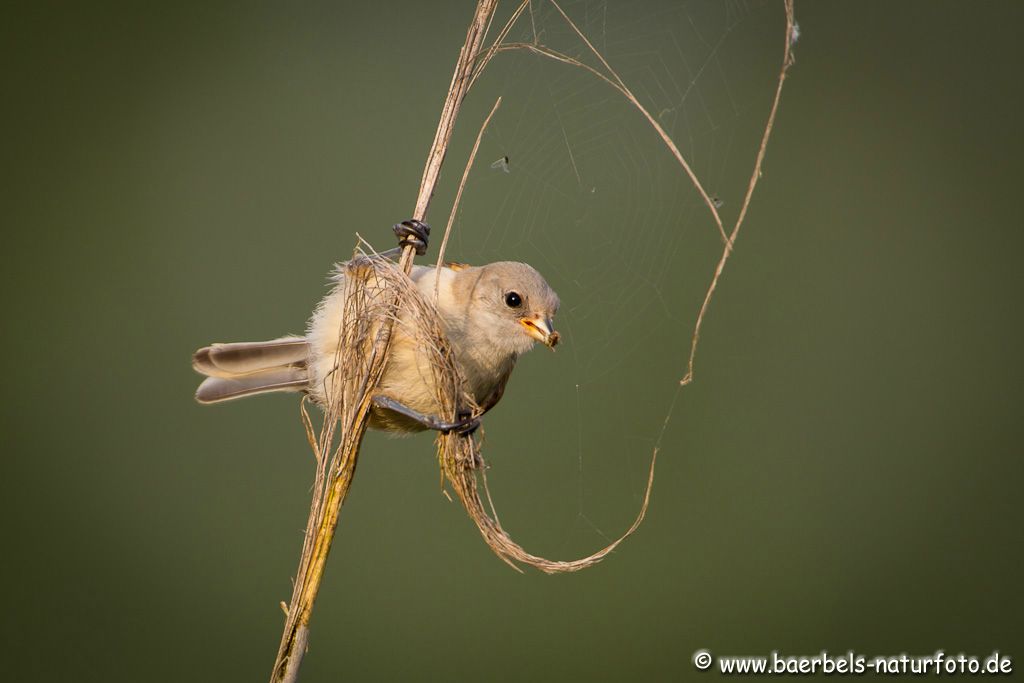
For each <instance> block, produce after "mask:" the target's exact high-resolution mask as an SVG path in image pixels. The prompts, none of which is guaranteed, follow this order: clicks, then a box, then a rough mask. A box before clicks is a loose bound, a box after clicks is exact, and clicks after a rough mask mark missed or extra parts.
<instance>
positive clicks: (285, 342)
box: [192, 337, 309, 403]
mask: <svg viewBox="0 0 1024 683" xmlns="http://www.w3.org/2000/svg"><path fill="white" fill-rule="evenodd" d="M308 354H309V345H308V344H307V342H306V340H305V339H303V338H301V337H283V338H281V339H272V340H271V341H266V342H241V343H235V344H211V345H210V346H204V347H203V348H201V349H199V350H198V351H196V352H195V353H194V354H193V355H192V367H193V368H194V369H195V370H196V372H198V373H200V374H202V375H206V379H205V380H203V383H202V384H200V385H199V389H198V390H196V400H197V401H199V402H200V403H217V402H219V401H228V400H231V399H235V398H242V397H244V396H251V395H253V394H262V393H266V392H271V391H303V390H304V389H306V388H307V386H308V383H309V377H308V374H307V370H306V362H307V358H308Z"/></svg>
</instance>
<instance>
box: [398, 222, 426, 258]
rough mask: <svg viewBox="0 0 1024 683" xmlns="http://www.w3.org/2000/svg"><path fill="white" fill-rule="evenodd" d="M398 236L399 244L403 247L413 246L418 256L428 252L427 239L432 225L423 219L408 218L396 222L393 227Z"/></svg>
mask: <svg viewBox="0 0 1024 683" xmlns="http://www.w3.org/2000/svg"><path fill="white" fill-rule="evenodd" d="M392 229H393V230H394V231H395V236H396V237H398V246H399V247H400V248H402V249H404V248H405V247H412V248H414V249H415V250H416V255H417V256H423V255H424V254H426V253H427V241H428V240H429V238H430V226H429V225H427V224H426V223H424V222H423V221H417V220H413V219H410V220H407V221H402V222H401V223H396V224H395V226H394V227H393V228H392Z"/></svg>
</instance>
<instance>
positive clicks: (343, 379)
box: [271, 0, 497, 683]
mask: <svg viewBox="0 0 1024 683" xmlns="http://www.w3.org/2000/svg"><path fill="white" fill-rule="evenodd" d="M496 4H497V0H478V2H477V6H476V11H475V12H474V15H473V19H472V22H471V23H470V25H469V29H468V30H467V32H466V40H465V42H464V44H463V46H462V50H461V51H460V52H459V58H458V60H457V62H456V65H455V71H454V73H453V75H452V81H451V83H450V85H449V87H448V95H447V97H446V98H445V102H444V106H443V108H442V111H441V118H440V121H439V122H438V126H437V132H436V133H435V135H434V141H433V143H432V145H431V148H430V153H429V154H428V156H427V162H426V164H425V166H424V169H423V178H422V179H421V181H420V189H419V194H418V195H417V199H416V208H415V211H414V213H413V218H415V219H417V220H423V219H425V218H426V215H427V209H428V207H429V206H430V199H431V197H432V195H433V193H434V187H435V185H436V184H437V178H438V176H439V174H440V171H441V166H442V164H443V163H444V158H445V154H446V153H447V150H448V144H449V141H450V140H451V135H452V130H453V129H454V126H455V119H456V117H457V116H458V113H459V108H460V107H461V105H462V100H463V98H465V96H466V92H467V91H468V89H469V84H470V79H471V76H472V72H473V67H474V60H475V59H476V56H477V54H478V53H479V51H480V47H481V45H482V44H483V41H484V38H485V36H486V32H487V27H488V26H489V25H490V21H491V17H492V16H493V14H494V9H495V6H496ZM414 256H415V250H414V249H413V247H411V246H407V247H406V248H405V249H404V250H403V252H402V258H401V261H400V264H399V269H400V271H401V272H402V273H404V274H405V275H408V273H409V271H410V270H411V269H412V261H413V257H414ZM360 282H363V280H360V279H359V278H358V277H352V278H347V279H346V286H347V287H348V283H353V284H352V291H351V292H350V293H351V296H350V297H346V301H348V300H349V299H351V302H352V303H351V304H350V306H349V310H348V311H346V315H345V316H344V319H343V323H342V325H343V330H341V332H342V334H341V336H340V339H341V343H339V351H338V357H337V358H336V368H338V370H339V372H336V373H335V375H334V376H333V377H334V380H333V382H332V384H333V386H332V387H331V389H332V391H330V392H328V395H329V396H330V397H331V398H330V399H329V401H328V406H327V409H326V411H325V417H324V426H323V429H322V430H321V433H320V438H319V441H318V444H317V446H316V447H315V448H314V453H315V455H316V456H317V471H316V479H315V482H314V493H313V499H312V501H311V505H310V513H309V520H308V523H307V527H306V537H305V541H304V543H303V548H302V555H301V557H300V560H299V567H298V571H297V572H296V577H295V585H294V588H293V591H292V598H291V602H290V604H289V606H288V611H287V618H286V620H285V627H284V632H283V634H282V636H281V644H280V646H279V648H278V652H277V657H276V659H275V661H274V668H273V671H272V673H271V682H272V683H277V682H281V683H292V682H294V681H296V680H298V675H299V668H300V667H301V664H302V658H303V656H304V654H305V651H306V646H307V643H308V641H309V619H310V616H311V615H312V611H313V605H314V604H315V602H316V597H317V594H318V593H319V589H320V582H321V580H322V578H323V571H324V567H325V565H326V562H327V555H328V553H329V552H330V548H331V542H332V541H333V539H334V533H335V530H336V529H337V525H338V516H339V514H340V511H341V506H342V504H343V503H344V501H345V497H346V495H347V494H348V489H349V486H350V485H351V482H352V477H353V476H354V474H355V468H356V462H357V459H358V456H359V447H360V445H361V444H362V439H363V435H364V434H365V433H366V427H367V420H368V417H369V410H370V400H371V397H372V393H373V390H374V388H375V387H376V385H377V382H378V381H379V380H380V376H381V374H382V373H383V370H384V360H385V358H386V357H387V350H388V346H389V344H390V340H391V329H392V325H393V322H394V319H395V317H396V314H397V310H398V304H399V293H400V292H401V290H398V291H397V292H395V293H394V295H393V296H391V297H390V299H389V300H388V305H387V307H386V310H385V311H384V312H383V315H379V316H376V317H374V315H373V313H374V312H375V311H371V310H369V309H370V307H369V306H368V303H369V302H368V301H367V298H366V297H365V296H364V294H365V287H363V288H360V286H359V285H358V284H357V283H360ZM385 291H386V290H385ZM384 298H385V299H388V297H384ZM376 312H377V313H380V311H376ZM371 332H372V334H373V339H374V343H373V344H371V345H369V347H368V348H369V350H368V354H367V356H366V357H363V358H360V359H358V360H359V361H362V362H358V361H353V360H351V358H350V356H352V355H355V354H348V353H346V358H344V359H342V358H341V357H340V351H341V349H343V348H344V349H346V350H351V349H363V348H367V344H366V342H367V340H369V339H370V338H371V337H370V335H371ZM342 361H344V362H342ZM304 418H305V419H304V422H305V424H306V425H307V434H309V433H310V431H311V425H310V424H309V419H308V415H305V414H304ZM338 425H341V427H342V429H341V440H340V443H339V445H338V448H337V450H335V451H334V453H333V455H332V456H331V458H330V464H329V467H328V463H327V454H328V453H329V452H330V451H331V446H332V444H333V443H334V434H335V429H336V427H337V426H338Z"/></svg>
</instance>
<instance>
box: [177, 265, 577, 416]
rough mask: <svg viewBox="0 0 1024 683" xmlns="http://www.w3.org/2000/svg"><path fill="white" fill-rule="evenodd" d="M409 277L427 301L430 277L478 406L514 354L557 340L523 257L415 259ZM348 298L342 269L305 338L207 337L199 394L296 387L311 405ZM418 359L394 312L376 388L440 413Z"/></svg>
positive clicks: (318, 395)
mask: <svg viewBox="0 0 1024 683" xmlns="http://www.w3.org/2000/svg"><path fill="white" fill-rule="evenodd" d="M341 272H343V271H339V273H341ZM438 272H439V273H440V275H439V278H440V279H439V281H437V277H438ZM411 278H412V280H413V282H414V283H415V284H416V287H417V288H418V289H419V290H420V292H422V293H423V294H424V296H426V297H427V298H428V299H433V296H434V291H435V282H437V297H438V298H437V310H438V313H439V314H440V317H441V322H442V324H443V326H444V330H445V333H446V334H447V336H448V339H449V340H450V342H451V345H452V349H453V351H454V354H455V361H456V363H458V364H459V367H460V369H461V370H462V374H463V376H464V377H465V378H466V380H467V385H468V386H467V390H468V392H469V394H470V395H471V396H472V397H473V399H474V400H475V401H476V403H477V404H478V405H479V406H480V407H481V408H482V409H483V410H484V411H486V410H489V409H490V408H492V407H493V406H494V405H495V404H496V403H497V402H498V401H499V400H500V399H501V397H502V395H503V393H504V390H505V385H506V383H507V382H508V378H509V375H510V374H511V372H512V369H513V368H514V367H515V363H516V360H517V359H518V358H519V356H520V355H522V354H523V353H525V352H526V351H528V350H530V349H531V348H532V347H533V345H534V343H535V341H542V342H543V343H545V344H547V345H548V346H554V344H555V343H557V341H558V333H557V332H554V331H553V330H552V328H551V318H552V317H553V316H554V315H555V313H556V312H557V311H558V304H559V302H558V296H557V295H556V294H555V292H554V291H553V290H552V289H551V288H550V287H549V286H548V284H547V282H545V280H544V278H543V277H541V275H540V274H539V273H538V272H537V271H536V270H534V269H533V268H531V267H530V266H528V265H526V264H524V263H516V262H511V261H503V262H498V263H492V264H489V265H487V266H482V267H477V268H474V267H468V266H459V267H444V268H441V269H440V271H438V270H437V269H436V268H434V267H433V266H416V267H414V268H413V270H412V273H411ZM512 294H515V295H516V296H517V297H518V299H519V301H520V303H519V305H518V306H511V305H509V304H510V302H515V301H516V299H514V298H512V297H511V295H512ZM345 297H346V288H345V280H344V276H343V275H340V274H339V275H337V276H336V277H335V286H334V287H333V288H332V289H331V291H330V292H329V293H328V294H327V296H326V297H324V299H323V300H322V301H321V302H320V304H319V305H318V306H317V308H316V310H315V311H314V313H313V316H312V318H311V320H310V322H309V327H308V330H307V334H306V336H305V337H283V338H280V339H275V340H271V341H268V342H251V343H249V342H243V343H238V344H213V345H211V346H207V347H204V348H202V349H199V350H198V351H196V353H195V354H194V356H193V363H192V364H193V367H194V368H195V369H196V370H197V371H198V372H200V373H201V374H204V375H206V376H207V379H206V380H204V381H203V383H202V384H201V385H200V386H199V389H198V390H197V392H196V398H197V400H199V401H200V402H201V403H215V402H220V401H226V400H230V399H233V398H241V397H243V396H249V395H253V394H258V393H265V392H270V391H303V392H306V393H308V394H309V395H310V396H311V397H312V398H313V399H314V400H315V401H317V402H318V403H320V404H323V403H325V401H326V396H325V393H326V391H327V387H328V386H329V378H330V373H331V372H332V371H333V369H334V368H335V365H336V353H338V352H339V348H338V347H339V344H338V330H339V329H340V328H341V325H340V322H341V320H340V316H341V315H342V312H343V311H344V310H345ZM344 351H345V350H344V349H340V352H341V353H344ZM424 363H425V360H424V355H423V354H421V353H418V350H417V345H416V340H415V339H414V338H413V337H412V335H411V334H410V331H409V326H408V325H407V324H405V321H404V320H403V318H402V317H401V316H400V317H399V321H398V324H396V325H395V326H394V332H393V336H392V343H391V349H390V352H389V356H388V361H387V365H386V367H385V370H384V375H383V377H382V378H381V381H380V383H379V385H378V388H377V393H378V394H380V395H383V396H386V397H389V398H391V399H394V400H396V401H398V402H400V403H402V404H403V405H405V406H407V407H408V408H411V409H412V410H415V411H417V412H419V413H422V414H424V415H430V416H434V415H437V414H438V412H439V408H438V405H437V403H436V398H435V396H436V392H435V390H434V388H433V385H432V377H433V373H432V372H431V369H430V368H429V367H426V366H425V365H424ZM370 426H371V427H374V428H377V429H384V430H387V431H390V432H393V433H407V432H413V431H420V430H422V429H424V428H425V427H424V426H423V425H422V424H420V423H419V422H416V421H414V420H412V419H410V418H408V417H406V416H404V415H401V414H399V413H396V412H394V411H391V410H387V409H384V408H381V407H379V406H375V407H374V408H373V414H372V416H371V420H370Z"/></svg>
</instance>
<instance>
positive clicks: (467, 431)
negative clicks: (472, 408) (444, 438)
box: [441, 413, 480, 436]
mask: <svg viewBox="0 0 1024 683" xmlns="http://www.w3.org/2000/svg"><path fill="white" fill-rule="evenodd" d="M478 429H480V418H479V417H473V416H472V414H470V413H459V417H458V421H457V422H455V423H454V424H453V425H451V426H450V427H449V428H448V429H442V430H441V433H442V434H451V433H452V432H454V433H456V434H458V435H459V436H470V435H471V434H472V433H473V432H475V431H476V430H478Z"/></svg>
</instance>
